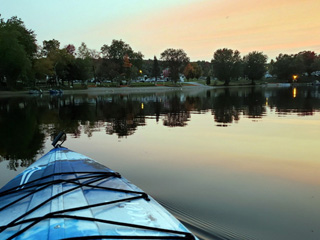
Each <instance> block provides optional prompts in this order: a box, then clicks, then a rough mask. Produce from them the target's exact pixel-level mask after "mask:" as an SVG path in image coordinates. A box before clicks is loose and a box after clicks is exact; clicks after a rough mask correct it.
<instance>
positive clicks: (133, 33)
mask: <svg viewBox="0 0 320 240" xmlns="http://www.w3.org/2000/svg"><path fill="white" fill-rule="evenodd" d="M0 14H1V17H2V18H4V19H7V18H10V17H12V16H18V17H19V18H21V19H22V20H23V21H24V23H25V25H26V27H27V28H28V29H32V30H34V32H35V33H36V35H37V40H38V44H42V41H43V40H50V39H53V38H54V39H57V40H59V41H60V42H61V46H62V47H63V46H65V45H67V44H69V43H71V44H74V45H75V46H76V47H79V46H80V44H81V42H85V43H86V44H87V46H88V47H89V48H91V49H96V50H100V48H101V46H102V45H103V44H108V45H109V44H110V43H111V41H112V39H122V40H123V41H125V42H126V43H128V44H129V45H130V46H131V47H132V48H133V50H134V51H141V52H142V53H143V54H144V56H145V58H146V59H148V58H153V56H154V55H155V56H157V57H158V58H159V57H160V54H161V52H163V51H164V50H165V49H167V48H182V49H184V51H185V52H186V53H187V55H188V56H189V57H190V59H191V61H196V60H208V61H210V60H211V59H212V56H213V53H214V52H215V51H216V50H217V49H219V48H231V49H237V50H239V51H240V52H241V54H242V55H245V54H247V53H248V52H250V51H262V52H264V53H265V54H267V55H268V57H269V60H270V59H274V58H275V57H276V56H277V55H278V54H279V53H288V54H292V53H298V52H299V51H303V50H312V51H315V52H317V53H320V1H319V0H152V1H151V0H90V1H89V0H86V1H84V0H45V1H44V0H29V1H26V0H0Z"/></svg>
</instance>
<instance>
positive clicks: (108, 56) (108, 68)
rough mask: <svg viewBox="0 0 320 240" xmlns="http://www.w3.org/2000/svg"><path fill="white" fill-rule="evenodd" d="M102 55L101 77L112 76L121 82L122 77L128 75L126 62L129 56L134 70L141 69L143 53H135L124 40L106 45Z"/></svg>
mask: <svg viewBox="0 0 320 240" xmlns="http://www.w3.org/2000/svg"><path fill="white" fill-rule="evenodd" d="M101 54H102V56H103V63H102V64H100V66H99V71H100V72H99V75H106V76H110V77H111V76H112V78H117V79H118V80H120V79H121V78H120V75H122V74H128V72H127V73H126V71H127V70H128V68H126V67H125V64H124V60H125V56H126V55H127V56H128V59H130V62H131V64H132V66H135V68H133V69H136V68H138V69H141V66H142V58H143V54H142V53H141V52H134V51H133V50H132V48H131V47H130V45H129V44H127V43H125V42H124V41H122V40H112V43H111V45H110V46H109V45H106V44H104V45H103V46H102V47H101Z"/></svg>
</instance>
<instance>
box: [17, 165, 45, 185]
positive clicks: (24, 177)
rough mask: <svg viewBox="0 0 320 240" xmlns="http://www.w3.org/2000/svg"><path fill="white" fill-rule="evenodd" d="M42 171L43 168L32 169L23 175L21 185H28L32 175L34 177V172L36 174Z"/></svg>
mask: <svg viewBox="0 0 320 240" xmlns="http://www.w3.org/2000/svg"><path fill="white" fill-rule="evenodd" d="M40 169H42V168H41V167H35V168H33V169H30V170H29V171H27V172H25V173H24V174H23V176H22V178H21V181H20V185H23V184H26V183H27V182H28V181H29V179H30V177H31V175H32V174H33V173H34V172H36V171H38V170H40ZM22 188H23V186H22V187H21V189H22Z"/></svg>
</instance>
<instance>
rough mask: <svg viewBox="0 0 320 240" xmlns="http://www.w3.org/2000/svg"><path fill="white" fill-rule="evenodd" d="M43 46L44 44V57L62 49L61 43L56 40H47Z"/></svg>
mask: <svg viewBox="0 0 320 240" xmlns="http://www.w3.org/2000/svg"><path fill="white" fill-rule="evenodd" d="M42 44H43V47H42V51H43V55H44V56H49V54H50V53H51V52H53V51H56V50H58V49H59V48H60V42H59V41H58V40H55V39H52V40H48V41H46V40H45V41H43V42H42Z"/></svg>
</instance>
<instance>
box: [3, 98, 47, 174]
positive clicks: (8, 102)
mask: <svg viewBox="0 0 320 240" xmlns="http://www.w3.org/2000/svg"><path fill="white" fill-rule="evenodd" d="M42 112H43V108H41V106H39V107H37V104H36V102H34V101H26V100H24V99H15V98H10V99H4V100H1V101H0V115H1V116H0V136H1V137H0V155H1V158H0V162H1V161H4V160H9V163H8V167H9V168H10V169H16V168H17V167H19V166H21V167H25V166H28V165H30V164H31V163H32V162H33V161H34V160H35V156H36V155H37V154H38V153H41V151H42V149H43V145H44V138H45V134H44V133H43V131H42V129H41V120H40V119H41V114H42ZM18 160H19V161H18Z"/></svg>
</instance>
